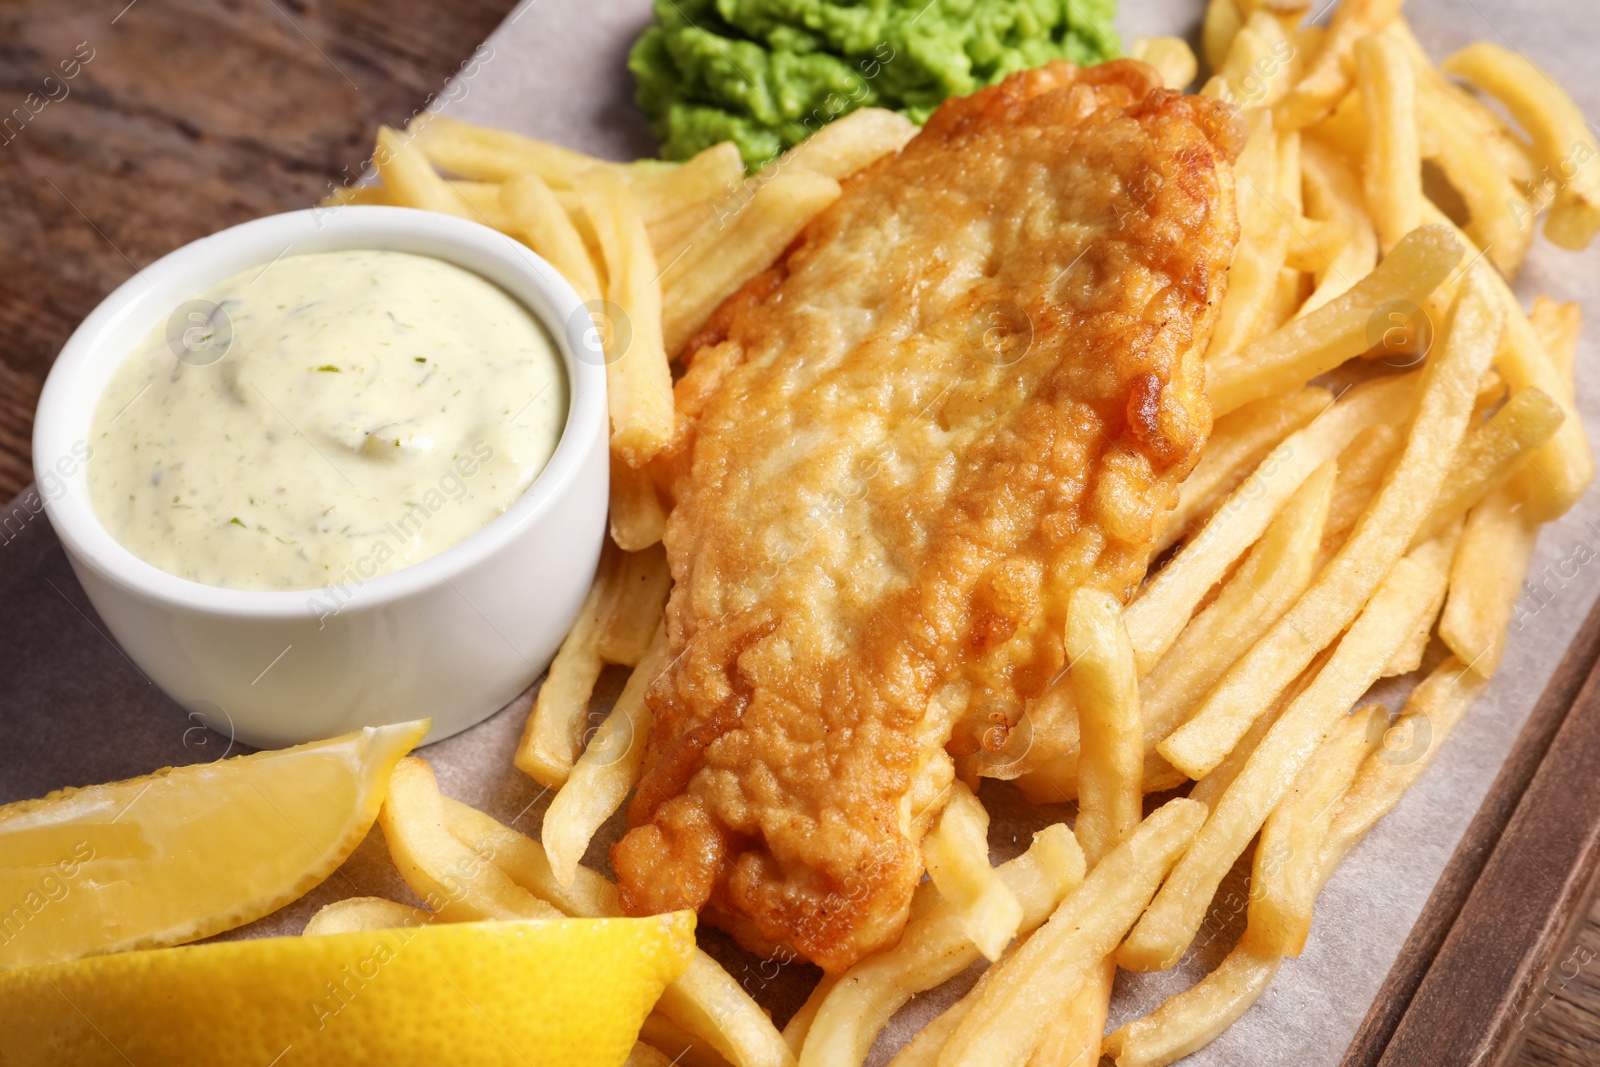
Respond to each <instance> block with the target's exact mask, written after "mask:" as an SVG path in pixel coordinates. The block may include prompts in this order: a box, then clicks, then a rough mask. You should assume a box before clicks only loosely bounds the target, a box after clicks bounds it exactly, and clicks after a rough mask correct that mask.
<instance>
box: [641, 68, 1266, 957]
mask: <svg viewBox="0 0 1600 1067" xmlns="http://www.w3.org/2000/svg"><path fill="white" fill-rule="evenodd" d="M1155 84H1158V82H1156V81H1155V80H1154V78H1153V75H1152V73H1151V72H1150V71H1149V68H1146V67H1142V66H1140V65H1139V64H1135V63H1132V62H1127V61H1122V62H1115V63H1108V64H1105V65H1103V66H1098V67H1093V68H1088V69H1082V70H1080V69H1077V68H1074V67H1073V66H1071V65H1068V64H1064V63H1063V64H1055V65H1052V66H1050V67H1046V68H1042V69H1039V70H1034V71H1029V72H1026V73H1022V74H1018V75H1016V76H1014V77H1012V78H1010V79H1008V80H1007V81H1005V82H1003V83H1002V84H1000V85H997V86H994V87H993V88H990V89H985V90H982V91H980V92H978V93H976V94H974V95H972V96H971V97H967V98H964V99H952V100H950V101H948V102H947V103H946V104H945V105H944V106H943V107H941V108H940V109H939V111H938V112H937V113H936V114H935V115H934V116H933V117H932V119H931V120H930V121H929V122H928V124H927V126H926V128H925V129H924V130H923V131H922V132H921V134H919V135H918V136H917V137H916V138H915V139H914V140H912V141H911V142H910V143H909V144H908V145H907V146H906V147H905V149H904V150H903V151H901V152H900V153H899V155H898V156H894V157H890V158H887V159H884V160H881V161H879V162H878V163H876V164H874V165H873V166H871V167H869V168H867V169H866V170H865V171H863V172H861V173H860V174H857V175H855V176H854V177H853V178H851V179H848V180H847V181H846V182H845V194H844V196H843V197H841V199H840V200H839V201H837V202H836V203H835V204H834V206H833V207H831V208H829V209H828V210H827V211H825V212H824V213H823V214H822V215H820V216H819V217H818V218H817V219H816V220H814V221H813V223H812V224H811V225H810V226H809V227H808V228H807V230H806V232H805V233H804V234H803V235H802V237H801V238H800V239H799V240H798V241H797V242H796V244H795V246H794V247H793V248H791V249H790V251H789V252H788V254H787V255H786V257H785V258H784V260H783V261H782V262H781V263H780V264H779V265H778V266H777V267H775V268H774V269H773V270H772V271H770V272H768V273H767V274H766V275H764V276H762V277H760V278H757V279H756V280H755V281H753V282H752V283H751V284H750V285H749V286H747V287H746V289H745V291H743V292H741V293H740V294H738V295H736V296H735V297H734V298H733V299H731V300H730V301H729V302H728V304H727V305H725V306H724V308H723V309H722V310H721V311H719V313H718V315H717V316H716V318H714V320H713V321H712V323H711V324H710V325H709V326H708V327H707V329H706V330H705V331H703V333H702V337H701V338H700V339H699V340H698V341H697V342H696V343H695V344H694V346H693V351H694V354H693V357H692V365H691V369H690V370H689V372H688V374H687V375H686V377H685V378H684V380H683V381H682V382H680V383H679V401H680V405H681V406H682V407H683V408H684V409H685V410H686V411H687V412H689V413H690V415H691V417H692V423H691V424H690V426H689V428H688V430H687V432H686V434H685V440H686V444H685V445H684V446H683V447H682V452H681V457H680V458H681V463H682V466H681V468H680V469H681V470H682V472H683V473H682V474H681V476H680V477H679V479H678V484H677V486H676V490H677V496H678V503H677V507H676V509H675V510H674V511H673V513H672V517H671V520H670V522H669V524H668V527H667V534H666V547H667V553H668V557H669V559H670V561H671V566H672V577H673V580H674V582H675V585H674V588H673V591H672V597H671V602H670V603H669V605H668V608H667V626H668V635H669V638H670V642H671V666H670V667H669V668H668V669H667V671H666V672H665V673H664V674H663V675H662V677H661V678H659V679H658V680H657V682H656V683H655V684H654V686H653V687H652V688H651V690H650V692H649V696H648V705H649V708H650V710H651V712H652V715H653V724H652V726H651V730H650V737H649V748H648V752H647V756H646V761H645V772H644V777H643V780H642V781H641V783H640V785H639V788H638V790H637V792H636V794H635V797H634V800H633V802H632V804H631V806H630V808H629V811H628V819H629V825H630V827H631V829H630V830H629V831H628V833H627V834H626V836H624V837H623V839H622V840H621V841H620V842H619V843H618V844H617V845H616V846H615V847H614V848H613V850H612V853H611V858H612V863H613V865H614V866H615V869H616V872H617V875H618V879H619V883H620V887H621V891H622V900H623V904H624V907H625V908H626V909H627V910H628V912H630V913H632V914H649V913H655V912H662V911H667V910H671V909H676V908H693V909H697V910H698V909H702V908H708V918H709V919H711V920H712V921H714V922H717V923H719V924H720V925H723V926H724V927H726V928H728V929H729V930H731V931H732V932H733V933H734V934H735V936H737V937H738V938H739V939H740V940H741V941H742V942H743V943H744V944H746V945H747V946H750V947H752V948H756V949H757V950H760V951H766V952H776V951H780V950H785V949H793V950H797V951H798V952H799V953H801V954H803V955H804V956H806V957H808V958H810V959H811V960H813V961H815V962H816V963H818V964H819V965H821V966H822V967H823V968H825V969H826V970H828V971H833V972H837V971H839V970H841V969H843V968H845V967H848V966H849V965H850V964H852V963H854V962H855V961H856V960H858V959H860V958H861V957H862V956H864V955H866V954H867V953H870V952H872V951H874V950H876V949H879V948H882V947H884V946H886V945H889V944H892V943H893V942H894V941H895V940H896V939H897V938H898V937H899V934H900V930H901V928H902V926H903V925H904V923H905V920H906V915H907V908H908V904H909V902H910V900H911V893H912V890H913V888H914V887H915V886H916V884H917V882H918V880H919V879H920V878H921V875H922V870H923V868H922V862H921V859H920V856H919V851H918V841H919V839H920V838H921V836H922V835H923V833H924V832H925V830H926V829H927V826H928V824H929V822H930V820H931V819H932V817H933V816H934V815H935V814H936V812H937V810H938V807H939V806H940V802H941V795H942V794H943V793H944V791H945V790H946V788H947V787H948V785H949V783H950V781H951V778H952V775H953V763H952V759H951V756H950V755H949V754H948V752H947V745H951V746H952V747H959V746H960V745H961V744H962V743H965V742H964V739H967V738H970V736H972V735H973V734H974V733H975V732H978V731H987V733H988V734H989V736H991V737H992V736H993V734H994V732H995V729H996V728H998V729H999V730H1000V731H1001V732H1002V733H1003V731H1004V729H1005V726H1006V725H1007V724H1009V723H1014V722H1015V721H1016V718H1017V716H1018V715H1019V714H1020V712H1019V710H1018V709H1020V708H1021V707H1022V705H1023V703H1024V702H1025V701H1026V700H1028V699H1029V698H1031V697H1033V696H1036V695H1037V694H1038V693H1039V692H1040V691H1041V690H1042V689H1043V688H1044V687H1045V685H1046V684H1047V683H1048V682H1050V680H1051V679H1052V678H1054V677H1055V676H1056V675H1058V674H1059V673H1060V672H1061V671H1062V669H1063V667H1064V662H1063V660H1064V657H1063V651H1062V634H1063V626H1064V624H1065V613H1066V604H1067V600H1068V594H1069V592H1070V591H1071V590H1072V589H1073V588H1074V587H1075V586H1077V585H1079V584H1082V583H1085V582H1092V583H1094V584H1096V585H1098V586H1101V587H1103V588H1106V589H1109V590H1112V591H1115V592H1116V593H1117V594H1119V595H1122V596H1124V597H1126V596H1127V595H1128V594H1129V593H1130V592H1131V591H1132V590H1133V588H1134V587H1135V586H1136V585H1137V583H1138V582H1139V581H1140V579H1141V578H1142V576H1143V574H1144V571H1145V567H1146V563H1147V557H1148V554H1149V550H1150V546H1151V544H1152V542H1153V540H1154V539H1155V537H1156V536H1157V534H1158V533H1159V532H1160V531H1161V529H1162V527H1163V524H1164V518H1165V516H1166V514H1167V512H1168V511H1169V510H1170V508H1171V506H1172V504H1173V502H1174V500H1175V499H1176V487H1177V484H1178V482H1179V481H1180V480H1181V479H1182V478H1183V476H1184V475H1185V474H1187V473H1188V471H1189V469H1190V467H1191V466H1192V465H1193V463H1194V461H1195V460H1196V458H1197V457H1198V455H1199V452H1200V448H1201V446H1202V444H1203V443H1204V441H1205V438H1206V435H1207V434H1208V433H1209V432H1210V412H1209V409H1208V408H1207V406H1206V402H1205V397H1204V388H1203V386H1204V371H1203V368H1202V366H1201V352H1202V351H1203V349H1204V347H1205V342H1206V339H1207V337H1208V336H1209V334H1210V332H1211V329H1212V325H1213V320H1214V318H1215V313H1216V309H1217V305H1218V302H1219V300H1220V298H1221V296H1222V292H1223V288H1224V285H1225V279H1226V273H1227V269H1228V262H1229V259H1230V257H1231V255H1232V252H1233V247H1234V244H1235V242H1236V240H1237V223H1236V220H1235V216H1234V206H1233V205H1234V198H1233V185H1232V172H1231V169H1230V167H1231V161H1232V157H1233V155H1234V154H1235V153H1236V152H1237V136H1238V135H1237V133H1236V131H1235V128H1234V119H1233V116H1232V113H1231V111H1230V110H1229V109H1228V108H1227V107H1226V105H1222V104H1219V103H1216V102H1214V101H1211V100H1208V99H1203V98H1200V97H1193V96H1183V95H1180V94H1178V93H1175V92H1169V91H1166V90H1162V89H1158V88H1152V86H1153V85H1155ZM972 724H975V725H972ZM958 727H962V729H961V730H960V731H959V736H958V737H957V739H956V741H955V742H954V743H952V736H953V735H955V734H957V733H958Z"/></svg>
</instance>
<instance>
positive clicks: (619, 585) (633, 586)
mask: <svg viewBox="0 0 1600 1067" xmlns="http://www.w3.org/2000/svg"><path fill="white" fill-rule="evenodd" d="M613 567H614V569H613V570H611V571H610V572H609V573H608V576H607V583H606V595H605V600H604V602H603V604H602V606H601V613H600V629H599V634H598V636H597V637H596V639H595V645H596V647H597V648H598V650H599V652H600V658H601V659H603V660H605V661H606V662H607V663H616V664H620V665H621V666H624V667H633V666H637V665H638V664H639V663H640V662H641V661H642V660H643V659H644V657H645V656H646V655H647V654H648V653H649V651H650V646H651V642H652V641H654V640H655V636H656V627H657V625H658V624H659V623H660V622H661V609H662V607H663V606H664V605H665V604H666V602H667V591H668V590H669V589H670V588H671V587H672V572H671V571H669V570H668V569H667V554H666V552H665V550H663V549H662V548H661V547H660V546H658V545H652V546H650V547H649V548H647V549H644V550H643V551H640V552H623V553H621V554H620V555H618V556H617V557H616V562H615V564H614V565H613Z"/></svg>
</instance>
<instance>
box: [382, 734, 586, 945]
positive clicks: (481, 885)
mask: <svg viewBox="0 0 1600 1067" xmlns="http://www.w3.org/2000/svg"><path fill="white" fill-rule="evenodd" d="M378 825H380V826H382V827H383V836H384V840H386V841H387V842H388V843H389V857H390V858H391V859H393V860H394V865H395V869H396V870H398V871H399V872H400V876H401V877H402V878H404V879H405V880H406V884H407V885H409V886H410V887H411V889H412V891H413V892H414V893H416V894H417V896H419V897H421V898H422V901H423V903H424V904H425V905H426V906H427V908H428V910H429V911H432V912H434V913H436V914H437V915H438V917H439V919H440V920H441V921H443V922H470V921H473V920H477V919H558V918H560V917H561V912H560V911H559V910H557V909H556V907H555V906H554V905H552V904H548V903H546V902H545V901H542V900H540V899H539V898H538V897H536V896H534V895H533V894H532V893H530V892H528V891H527V890H526V889H524V888H522V887H521V886H519V885H517V884H516V883H515V882H513V881H512V880H511V879H510V878H508V877H507V876H506V874H505V872H503V871H501V870H500V868H499V867H497V866H495V864H494V857H493V855H492V854H489V855H484V854H480V853H479V852H476V851H474V850H473V849H471V848H469V847H468V846H466V845H464V844H462V843H461V842H460V841H457V840H456V839H455V837H454V836H452V835H451V833H450V831H449V829H448V828H447V827H446V825H445V821H444V812H443V805H442V804H441V802H440V797H439V785H438V783H437V782H435V781H434V778H433V770H432V769H431V768H429V766H428V765H427V764H426V763H424V762H423V761H422V760H419V759H416V758H415V757H411V756H408V757H406V758H405V759H403V760H401V761H400V762H399V763H398V764H396V765H395V769H394V774H393V776H392V777H391V778H390V780H389V795H388V797H386V798H385V799H384V802H383V809H382V810H381V811H380V812H379V813H378Z"/></svg>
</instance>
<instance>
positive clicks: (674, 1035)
mask: <svg viewBox="0 0 1600 1067" xmlns="http://www.w3.org/2000/svg"><path fill="white" fill-rule="evenodd" d="M639 1040H640V1041H642V1042H644V1043H646V1044H648V1045H649V1046H650V1047H652V1048H658V1049H663V1050H665V1051H667V1052H670V1053H671V1056H672V1063H673V1067H728V1061H727V1060H726V1059H725V1058H723V1055H722V1053H720V1052H718V1051H717V1050H716V1049H715V1048H713V1047H711V1045H710V1044H708V1043H707V1042H706V1041H705V1040H703V1039H701V1038H697V1037H695V1036H694V1035H693V1034H691V1033H689V1031H687V1030H685V1029H684V1028H683V1027H681V1026H679V1025H678V1024H677V1023H675V1022H673V1021H672V1020H671V1019H669V1018H667V1017H666V1016H665V1015H663V1014H662V1013H661V1012H659V1011H654V1012H651V1013H650V1014H649V1015H647V1016H645V1020H644V1025H643V1026H642V1027H640V1028H639Z"/></svg>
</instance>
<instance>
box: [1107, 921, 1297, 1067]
mask: <svg viewBox="0 0 1600 1067" xmlns="http://www.w3.org/2000/svg"><path fill="white" fill-rule="evenodd" d="M1282 959H1283V957H1281V956H1279V955H1278V954H1277V953H1275V952H1273V951H1271V950H1270V949H1261V948H1258V947H1256V946H1255V945H1253V944H1251V943H1250V941H1249V935H1248V934H1247V935H1246V938H1245V940H1244V941H1242V942H1241V943H1240V944H1239V945H1237V946H1236V947H1235V948H1234V949H1233V951H1232V952H1230V953H1228V955H1227V958H1226V959H1224V960H1223V961H1222V963H1221V964H1219V965H1218V967H1217V969H1216V970H1214V971H1212V972H1211V973H1210V974H1208V975H1206V976H1205V977H1204V978H1202V979H1201V980H1200V981H1199V982H1198V983H1196V984H1195V985H1193V986H1191V987H1190V988H1188V989H1186V990H1184V991H1183V992H1182V993H1178V994H1176V995H1175V996H1173V997H1171V998H1169V999H1168V1000H1166V1001H1165V1002H1163V1003H1162V1005H1161V1006H1160V1007H1159V1008H1157V1009H1156V1010H1155V1011H1153V1012H1151V1013H1150V1014H1149V1015H1146V1016H1144V1017H1143V1018H1139V1019H1135V1020H1133V1021H1132V1022H1129V1023H1124V1024H1123V1025H1122V1026H1121V1027H1120V1028H1119V1029H1117V1030H1116V1031H1114V1032H1113V1033H1112V1034H1110V1035H1109V1036H1108V1037H1107V1038H1106V1040H1105V1050H1106V1051H1107V1052H1109V1053H1110V1054H1112V1055H1113V1056H1115V1057H1116V1060H1117V1067H1166V1065H1167V1064H1169V1063H1175V1062H1177V1061H1178V1060H1181V1059H1183V1057H1185V1056H1187V1055H1189V1054H1190V1053H1191V1052H1196V1051H1198V1050H1199V1049H1201V1048H1204V1047H1205V1046H1206V1045H1208V1044H1210V1042H1211V1041H1212V1039H1213V1038H1215V1037H1216V1036H1217V1035H1218V1034H1220V1033H1222V1031H1224V1030H1226V1029H1227V1028H1228V1027H1230V1026H1232V1025H1233V1024H1234V1022H1235V1021H1237V1020H1238V1018H1239V1016H1241V1015H1243V1014H1244V1013H1245V1012H1246V1011H1247V1010H1248V1009H1249V1008H1250V1005H1252V1004H1254V1003H1255V1002H1256V1001H1257V1000H1259V999H1260V998H1261V994H1262V993H1265V992H1266V990H1267V986H1268V985H1270V984H1271V982H1272V979H1273V977H1274V976H1275V975H1277V973H1278V965H1279V963H1281V962H1282Z"/></svg>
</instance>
